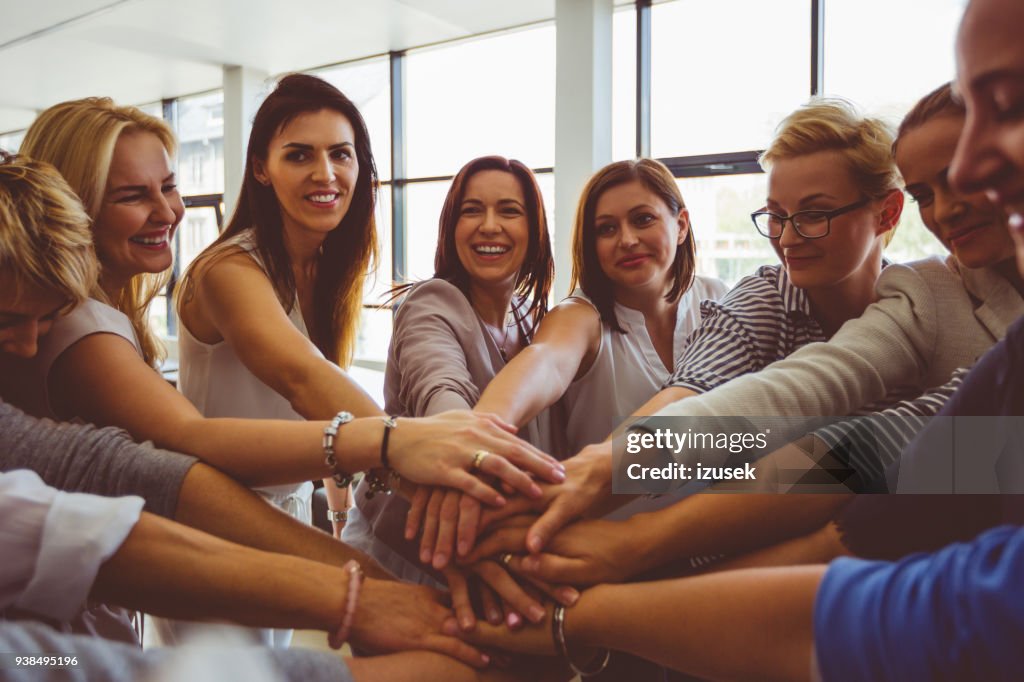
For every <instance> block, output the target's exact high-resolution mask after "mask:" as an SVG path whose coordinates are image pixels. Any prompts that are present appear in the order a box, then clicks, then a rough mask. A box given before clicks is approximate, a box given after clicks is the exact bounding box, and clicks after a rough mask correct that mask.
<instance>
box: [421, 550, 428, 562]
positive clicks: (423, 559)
mask: <svg viewBox="0 0 1024 682" xmlns="http://www.w3.org/2000/svg"><path fill="white" fill-rule="evenodd" d="M420 561H421V562H422V563H425V564H429V563H430V550H429V549H421V550H420Z"/></svg>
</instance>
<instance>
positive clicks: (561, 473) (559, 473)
mask: <svg viewBox="0 0 1024 682" xmlns="http://www.w3.org/2000/svg"><path fill="white" fill-rule="evenodd" d="M551 471H552V473H553V474H554V477H555V479H556V480H557V481H558V482H559V483H561V482H562V481H564V480H565V469H552V470H551Z"/></svg>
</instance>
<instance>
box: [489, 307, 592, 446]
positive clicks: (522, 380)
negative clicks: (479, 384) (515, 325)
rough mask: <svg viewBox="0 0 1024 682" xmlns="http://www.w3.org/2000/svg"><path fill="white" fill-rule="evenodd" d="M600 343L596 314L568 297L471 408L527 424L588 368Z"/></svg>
mask: <svg viewBox="0 0 1024 682" xmlns="http://www.w3.org/2000/svg"><path fill="white" fill-rule="evenodd" d="M600 344H601V318H600V316H599V315H598V313H597V310H595V309H594V307H593V306H592V305H590V304H589V303H585V302H583V301H577V300H573V299H569V300H567V301H564V302H562V303H560V304H559V305H558V306H557V307H556V308H555V309H554V310H552V311H551V312H550V313H548V314H547V316H545V318H544V321H543V322H541V324H540V328H539V329H538V330H537V336H536V337H535V338H534V340H533V342H532V343H531V344H530V345H529V346H527V347H526V348H524V349H523V350H522V351H521V352H520V353H519V355H517V356H516V357H514V358H512V361H511V362H509V363H508V364H507V365H506V366H505V368H504V369H503V370H501V372H499V373H498V376H496V377H494V379H492V380H491V383H489V384H488V385H487V388H486V389H485V390H484V393H483V395H482V396H481V397H480V401H479V402H478V403H477V404H476V410H477V411H478V412H489V413H493V414H496V415H498V416H499V417H501V418H502V419H504V420H505V421H507V422H509V423H512V424H515V425H517V426H522V425H523V424H526V423H527V422H529V421H530V420H531V419H533V418H534V417H536V416H537V414H538V413H539V412H540V411H541V410H543V409H544V408H545V407H548V406H549V405H551V404H552V403H554V402H555V401H556V400H558V399H559V398H561V397H562V394H563V393H565V390H566V389H567V388H568V387H569V384H571V383H572V381H573V379H574V378H576V377H577V376H578V375H579V374H580V373H584V372H586V370H587V369H589V367H590V363H591V362H593V360H594V358H595V357H596V355H597V352H598V349H599V348H600Z"/></svg>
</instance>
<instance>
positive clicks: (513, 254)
mask: <svg viewBox="0 0 1024 682" xmlns="http://www.w3.org/2000/svg"><path fill="white" fill-rule="evenodd" d="M553 276H554V265H553V261H552V256H551V244H550V239H549V237H548V229H547V219H546V217H545V211H544V200H543V196H542V195H541V192H540V188H539V187H538V186H537V181H536V179H535V178H534V175H533V173H532V172H531V171H530V169H529V168H528V167H527V166H525V165H524V164H523V163H522V162H520V161H516V160H514V159H506V158H504V157H500V156H484V157H480V158H477V159H474V160H472V161H470V162H469V163H467V164H466V165H465V166H463V167H462V169H461V170H460V171H459V172H458V174H457V175H456V176H455V178H454V180H453V181H452V185H451V188H450V189H449V191H448V195H447V197H446V198H445V202H444V206H443V208H442V210H441V218H440V221H439V224H438V238H437V251H436V254H435V257H434V277H433V278H432V279H429V280H427V281H424V282H419V283H416V284H405V285H401V286H398V287H396V288H395V294H396V296H397V295H401V294H404V299H403V300H402V301H401V303H400V305H399V306H398V309H397V313H396V315H395V324H394V332H393V334H392V337H391V345H390V348H389V350H388V363H387V370H386V373H385V380H384V405H385V409H386V410H387V411H388V413H389V414H398V415H403V416H411V417H418V416H427V415H431V414H437V413H438V412H442V411H444V410H449V409H472V408H473V407H474V406H475V405H476V403H477V401H478V400H479V399H480V395H481V393H482V392H483V391H484V390H485V389H486V388H487V385H488V384H489V383H490V381H491V380H492V379H493V378H494V376H495V375H496V374H497V373H498V372H499V371H501V369H502V368H503V367H505V366H506V364H507V363H508V362H509V361H510V360H511V359H512V358H514V357H515V356H516V355H518V354H519V353H520V352H521V351H522V349H523V348H526V347H528V345H529V343H530V341H531V339H532V338H533V335H534V332H535V330H536V329H537V326H538V325H539V324H540V322H541V319H542V318H543V317H544V313H545V312H546V311H547V306H548V291H549V289H550V287H551V280H552V278H553ZM550 421H551V420H550V415H548V412H547V410H545V411H543V412H541V413H540V414H539V415H537V417H536V418H535V419H532V420H531V421H529V422H528V423H526V424H524V426H523V428H521V429H520V432H519V433H520V435H521V436H522V437H523V438H525V439H526V440H527V441H528V442H530V443H532V444H533V445H535V446H537V447H538V448H540V449H542V450H544V451H552V450H557V448H556V447H555V446H554V444H553V438H554V436H555V435H557V430H555V429H552V426H553V425H552V424H551V423H550ZM365 487H366V484H362V488H365ZM424 494H425V493H424ZM446 498H447V496H446V493H445V492H444V491H437V499H436V500H435V502H434V503H435V504H436V505H437V506H438V507H440V506H443V505H444V504H445V502H444V500H445V499H446ZM457 502H458V498H457V497H456V496H451V497H450V499H449V501H448V503H447V504H453V503H457ZM408 509H409V504H408V502H407V501H406V500H404V499H402V498H397V497H385V496H381V497H373V498H369V497H367V496H366V495H364V494H362V493H361V491H360V490H357V494H356V509H354V510H353V511H352V514H353V517H352V519H351V520H350V522H349V525H348V526H347V527H346V530H345V533H344V534H343V535H342V538H343V539H344V540H345V541H346V542H348V543H349V544H351V545H353V546H355V547H358V548H360V549H363V550H365V551H367V552H368V553H370V554H371V555H372V556H374V557H375V558H376V559H378V560H379V561H381V562H382V564H383V565H384V566H385V567H386V568H388V570H390V571H391V572H392V573H394V574H395V575H397V576H399V577H401V578H403V579H406V580H414V581H417V582H432V580H431V578H435V579H437V580H443V579H444V578H442V576H441V575H439V574H437V573H429V572H425V571H429V568H428V569H424V568H421V567H420V566H419V556H418V554H419V552H418V548H417V546H416V545H415V544H414V543H412V542H410V539H406V538H405V537H404V536H403V532H402V531H403V528H404V524H405V518H406V513H407V511H408ZM470 573H471V574H472V575H473V576H474V580H475V579H476V577H479V579H480V580H482V581H483V582H484V583H486V584H488V585H493V586H494V588H495V591H496V592H497V594H499V595H500V596H501V597H502V598H503V599H504V600H505V601H506V602H507V603H510V604H514V605H516V606H515V607H510V609H509V612H510V613H512V612H515V611H518V612H520V613H525V612H527V611H528V610H530V607H533V608H535V609H537V610H539V609H540V608H541V607H540V604H539V603H538V602H536V601H534V600H533V599H532V598H531V597H529V596H528V595H526V594H525V593H524V592H522V591H521V590H519V589H518V588H517V587H515V586H514V582H513V581H511V580H510V579H508V578H507V574H505V572H504V570H503V569H502V568H501V567H500V565H499V564H497V563H495V562H492V561H485V562H480V564H479V565H476V566H473V567H471V568H470ZM444 577H445V578H447V579H448V582H449V584H450V586H451V587H452V591H453V595H454V600H455V604H456V607H457V608H458V609H459V611H460V617H469V618H472V617H473V614H472V609H471V608H469V607H468V597H466V591H465V590H464V589H461V588H462V586H464V584H465V577H463V576H462V575H461V574H459V573H456V572H455V571H447V572H446V575H445V576H444ZM482 595H486V596H482V598H483V599H485V600H486V608H485V609H484V610H485V613H487V614H488V615H489V616H491V617H492V621H493V620H495V614H499V615H497V616H496V618H498V619H500V612H499V611H498V604H497V599H492V597H491V593H490V591H488V590H485V591H484V592H483V593H482ZM463 597H466V599H465V600H463Z"/></svg>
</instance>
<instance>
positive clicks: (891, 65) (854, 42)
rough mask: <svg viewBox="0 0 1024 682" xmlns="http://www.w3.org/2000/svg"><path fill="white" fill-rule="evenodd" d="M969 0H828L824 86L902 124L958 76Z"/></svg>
mask: <svg viewBox="0 0 1024 682" xmlns="http://www.w3.org/2000/svg"><path fill="white" fill-rule="evenodd" d="M966 4H967V2H966V0H932V2H929V3H927V5H922V4H921V3H920V2H918V1H917V0H828V2H827V3H826V8H825V90H826V92H828V93H831V94H836V95H841V96H842V97H845V98H847V99H850V100H852V101H854V102H856V103H857V104H859V105H860V106H861V107H863V108H864V109H865V111H868V112H871V113H873V114H876V115H880V116H886V117H888V118H889V119H890V120H891V121H892V122H893V123H899V121H900V119H901V118H902V117H903V115H904V114H905V113H906V112H907V111H908V110H909V109H910V107H911V106H913V104H914V103H915V102H917V100H918V99H920V98H921V97H923V96H924V95H925V94H927V93H928V92H931V91H932V90H933V89H935V88H937V87H938V86H940V85H942V84H943V83H945V82H946V81H948V80H950V79H952V78H953V76H954V75H955V65H954V63H953V44H954V38H955V36H956V28H957V25H958V24H959V23H960V17H961V16H962V15H963V11H964V7H965V6H966Z"/></svg>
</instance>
